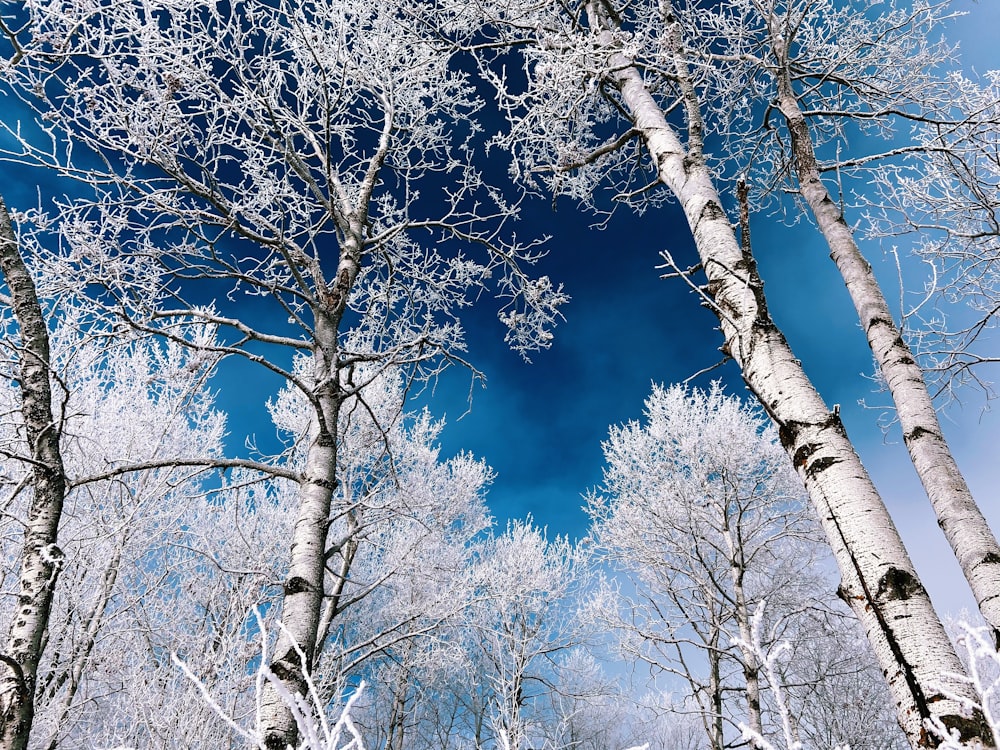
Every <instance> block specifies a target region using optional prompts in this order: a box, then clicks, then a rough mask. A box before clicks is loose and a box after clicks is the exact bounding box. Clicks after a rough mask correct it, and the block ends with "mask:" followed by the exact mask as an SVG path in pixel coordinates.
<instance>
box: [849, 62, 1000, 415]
mask: <svg viewBox="0 0 1000 750" xmlns="http://www.w3.org/2000/svg"><path fill="white" fill-rule="evenodd" d="M942 85H943V86H944V87H945V88H946V91H947V97H946V98H945V100H944V101H943V102H939V103H938V107H936V108H935V109H936V110H940V111H935V112H934V116H933V117H929V118H927V121H926V122H924V123H918V124H917V125H916V126H915V131H916V132H915V134H914V141H915V146H916V148H915V149H912V151H911V153H909V154H908V155H907V158H906V159H905V160H895V161H893V162H884V161H883V162H878V163H877V164H875V165H874V166H873V168H872V169H871V170H870V172H869V175H868V176H869V179H870V181H871V183H872V184H873V185H874V187H875V188H876V190H875V194H874V196H872V200H871V201H870V203H869V204H868V205H867V211H866V214H865V218H866V219H867V221H868V227H869V234H870V235H872V236H874V237H875V238H877V239H881V240H884V239H886V238H892V239H893V240H894V241H898V240H900V239H901V240H903V241H907V242H909V243H910V244H911V246H912V247H913V251H914V252H915V254H916V256H917V257H918V258H920V259H921V260H923V261H924V262H926V263H927V265H928V267H929V268H930V270H931V278H930V280H929V281H928V283H927V288H926V289H924V290H921V292H922V293H921V294H920V296H919V297H918V301H917V302H916V303H915V304H913V305H912V307H909V308H908V309H904V311H903V313H904V316H905V323H906V324H907V326H906V327H907V333H908V335H909V337H910V338H911V339H912V340H913V341H914V342H915V344H914V346H915V348H916V350H917V351H918V352H919V353H920V354H921V355H922V361H923V362H925V363H927V367H928V368H929V369H930V372H931V374H932V375H933V376H934V378H935V381H934V382H935V385H936V386H937V387H938V389H939V391H940V392H943V393H944V394H945V395H946V396H948V397H949V398H958V396H959V394H960V393H961V390H962V389H963V387H964V386H966V385H968V384H972V385H975V386H978V387H980V388H982V389H983V390H985V391H986V393H987V395H993V394H992V388H991V384H990V380H989V378H988V377H984V376H983V374H982V370H983V368H982V367H981V365H988V364H991V363H995V362H996V361H997V357H996V356H995V355H994V354H993V352H992V351H991V348H990V337H991V333H992V331H993V329H994V328H995V326H996V322H997V315H996V313H997V303H998V293H997V285H996V262H997V258H998V243H1000V224H998V222H997V210H998V208H1000V205H998V199H997V188H998V185H1000V75H998V73H997V72H996V71H989V72H987V73H986V74H985V75H983V76H982V77H981V78H978V79H977V78H974V77H971V76H970V75H969V74H963V73H960V72H957V71H955V72H952V73H950V74H949V75H948V76H947V78H945V80H944V81H943V82H942ZM942 105H943V106H942ZM970 311H971V313H972V315H971V317H970V315H969V312H970Z"/></svg>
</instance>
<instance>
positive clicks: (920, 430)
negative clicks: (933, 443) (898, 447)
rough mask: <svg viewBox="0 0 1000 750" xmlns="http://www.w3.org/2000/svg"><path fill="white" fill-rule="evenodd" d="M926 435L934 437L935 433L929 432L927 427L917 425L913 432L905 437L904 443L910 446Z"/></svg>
mask: <svg viewBox="0 0 1000 750" xmlns="http://www.w3.org/2000/svg"><path fill="white" fill-rule="evenodd" d="M924 435H934V433H933V432H931V431H930V430H928V429H927V428H926V427H921V426H920V425H917V426H916V427H914V428H913V429H912V430H910V431H909V432H907V433H905V434H904V435H903V442H905V443H906V444H907V445H909V444H910V443H911V442H912V441H914V440H919V439H920V438H922V437H923V436H924Z"/></svg>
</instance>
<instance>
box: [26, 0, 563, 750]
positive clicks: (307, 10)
mask: <svg viewBox="0 0 1000 750" xmlns="http://www.w3.org/2000/svg"><path fill="white" fill-rule="evenodd" d="M27 7H28V10H29V11H30V14H31V18H30V21H29V23H28V25H27V26H26V27H25V28H26V30H25V31H24V32H22V33H21V34H20V35H18V34H15V35H14V40H15V41H14V44H15V45H16V47H17V50H18V52H17V54H18V57H19V58H20V63H19V65H18V66H17V68H16V70H15V71H14V79H15V83H16V84H17V85H19V86H20V91H21V92H22V94H23V96H24V99H25V100H26V101H27V102H29V104H30V105H31V106H32V107H34V108H35V109H36V110H37V111H38V112H40V113H41V116H42V118H43V119H42V120H41V123H42V126H43V127H44V128H45V129H47V130H48V132H49V133H50V134H51V135H52V139H53V140H52V144H53V148H52V149H51V150H49V151H48V152H45V151H43V150H39V149H38V148H37V147H36V145H35V144H34V143H30V142H28V141H27V140H24V139H22V141H21V147H22V151H21V153H20V154H19V156H18V157H17V158H21V159H26V160H29V161H32V162H35V163H43V164H47V165H49V166H52V167H53V168H55V169H57V170H60V171H62V172H63V173H65V174H69V175H71V176H74V177H78V178H81V179H83V180H84V181H86V182H88V183H89V184H90V185H91V186H92V187H94V188H95V189H96V190H97V192H98V193H99V195H100V197H99V199H98V200H97V201H96V202H93V201H92V202H90V204H89V206H83V207H80V206H77V207H76V208H73V209H70V208H69V207H67V208H66V209H65V210H66V217H67V218H66V221H65V222H64V235H65V236H66V237H67V240H68V242H69V244H70V246H71V248H72V250H71V253H70V261H72V262H73V263H74V264H75V265H76V266H77V267H78V268H79V267H80V266H83V268H84V272H83V274H82V276H83V277H85V278H91V279H95V280H98V281H101V282H102V283H104V284H105V287H106V298H107V300H108V301H109V304H111V305H112V306H113V307H114V308H115V309H116V310H117V311H118V312H119V313H121V314H124V315H126V316H128V318H129V321H130V323H131V324H132V325H133V326H135V327H137V328H139V329H141V330H147V331H158V332H159V333H161V334H163V335H166V336H168V337H171V336H172V334H171V331H170V327H169V325H164V323H165V322H167V321H170V320H176V319H177V318H178V316H180V317H186V318H194V319H197V320H200V321H204V322H207V323H213V324H216V325H218V326H220V327H222V329H223V331H224V333H223V342H224V343H222V344H220V345H217V346H215V347H214V348H212V351H214V352H216V353H219V354H232V355H237V356H243V357H246V358H248V359H250V360H251V361H253V362H257V363H260V364H262V365H263V366H264V367H267V368H268V369H270V370H271V371H272V372H274V373H276V374H278V375H279V376H280V377H282V378H284V379H286V380H287V381H288V382H291V383H294V384H295V385H296V386H297V387H298V388H299V389H300V390H301V392H302V393H303V394H304V395H305V396H306V397H307V398H308V399H309V402H310V404H311V406H312V413H311V419H312V420H313V422H314V424H315V425H316V429H315V430H314V431H313V433H312V434H311V438H310V440H311V443H310V446H309V450H308V458H307V460H306V462H305V464H304V468H303V472H302V474H303V481H302V482H301V484H300V491H299V502H298V510H297V521H296V523H295V526H294V531H293V535H292V538H291V540H290V542H291V556H290V561H289V567H288V571H287V575H286V577H285V584H284V594H283V604H282V612H283V614H282V623H283V629H282V630H281V635H280V636H279V639H280V643H279V644H278V646H277V648H276V649H275V651H274V652H273V653H274V654H275V658H274V662H273V664H272V665H271V669H272V671H273V672H274V673H275V674H277V675H279V677H280V678H281V680H282V682H283V684H284V685H285V687H286V688H288V689H289V690H291V691H292V692H296V691H301V690H302V689H303V677H302V672H303V670H304V669H311V668H312V667H313V666H314V661H315V659H316V657H317V655H318V654H317V648H318V646H319V644H320V643H321V640H322V629H323V627H324V625H323V611H324V606H325V600H326V597H327V595H328V593H329V592H328V591H327V590H326V589H325V583H324V581H325V575H326V573H325V569H326V565H327V561H328V553H329V552H330V545H329V539H328V534H329V530H330V528H331V526H330V519H331V500H332V498H333V493H334V490H335V489H336V488H337V486H338V482H339V479H338V477H337V474H336V467H337V450H338V447H339V445H340V440H339V436H338V432H337V430H338V424H339V419H340V411H341V408H342V407H343V404H344V403H345V402H346V401H347V400H349V399H352V398H354V397H356V396H358V395H359V394H360V393H361V392H362V391H363V388H364V386H365V382H363V381H362V380H360V379H357V378H356V377H355V373H356V371H357V368H358V366H359V364H362V363H365V362H378V363H382V364H388V363H395V364H405V365H409V366H410V367H411V369H412V370H413V371H414V372H415V373H416V374H417V375H418V376H430V375H433V373H434V372H436V371H437V369H438V367H440V366H441V365H442V364H443V363H447V362H449V361H454V360H455V359H456V358H458V357H459V354H460V352H461V349H462V331H461V326H460V324H459V322H458V319H457V312H458V310H459V309H460V308H461V307H464V306H466V305H468V304H470V303H471V302H472V301H473V300H474V299H475V298H476V297H477V296H478V295H479V293H480V291H481V290H482V289H483V288H484V287H486V286H492V287H493V289H494V290H495V291H496V292H497V293H498V294H499V295H500V296H501V297H504V298H505V303H504V305H505V306H504V309H503V311H502V312H501V319H502V320H503V322H504V323H505V324H506V325H507V328H508V341H509V342H510V343H511V345H512V346H514V347H515V348H517V349H519V350H521V351H529V350H531V349H532V348H534V347H538V346H547V345H548V341H549V339H550V338H551V333H550V328H551V325H552V324H553V323H554V321H555V319H556V317H557V315H558V313H557V308H558V306H559V305H560V304H561V303H562V302H564V301H565V300H566V297H565V295H563V294H562V292H561V291H560V290H559V289H558V288H556V287H555V286H554V285H553V284H552V283H551V282H550V281H549V280H548V279H547V278H546V277H541V278H539V279H531V278H529V277H528V276H527V275H526V274H525V273H524V272H523V271H522V269H521V265H522V264H524V263H526V262H531V261H532V260H534V258H535V257H537V248H536V246H535V244H534V243H531V242H529V243H521V242H519V241H516V240H509V241H508V240H505V239H504V237H503V234H502V230H503V227H504V225H505V223H506V220H507V219H509V218H511V217H514V216H516V214H517V208H518V207H517V204H516V203H511V202H509V201H508V200H507V199H506V198H505V197H504V196H503V195H501V193H500V192H499V191H497V190H495V189H493V188H492V187H490V186H489V185H488V184H486V183H485V182H484V180H483V178H482V176H481V174H480V172H479V170H477V169H476V168H475V167H474V166H473V164H472V162H471V153H472V146H474V145H475V141H476V137H477V130H478V126H476V125H475V124H473V123H474V121H473V119H472V117H473V116H474V115H475V113H476V112H477V111H478V110H479V108H480V107H481V102H480V101H479V100H478V98H477V96H476V93H475V90H474V86H473V84H472V83H471V81H470V80H469V77H468V76H467V75H466V74H464V73H462V72H461V71H460V70H458V69H457V68H456V67H455V65H454V63H453V60H452V58H453V53H452V52H451V49H452V45H447V44H443V43H442V40H441V30H444V31H445V32H447V33H449V34H455V35H459V36H460V35H463V34H464V35H468V34H472V33H474V31H475V29H474V28H470V27H469V26H468V23H469V20H468V18H467V17H466V16H467V14H466V13H465V12H464V6H463V4H462V3H454V4H452V5H442V6H439V7H438V8H437V9H436V12H435V16H434V21H435V22H436V23H435V25H434V26H431V25H429V24H425V23H417V22H415V19H418V18H421V17H422V14H423V10H424V8H423V5H422V4H421V3H418V2H410V1H409V0H402V1H401V2H394V3H388V4H387V3H375V2H371V1H370V0H357V1H356V2H348V3H344V2H321V3H313V2H300V1H299V0H283V1H282V2H278V3H260V4H251V5H246V4H243V5H240V6H239V7H238V8H237V7H235V6H234V7H230V6H203V5H198V4H192V5H185V4H176V3H165V4H163V5H149V4H145V3H125V4H122V3H108V4H104V5H102V6H101V7H100V9H99V10H93V9H90V8H84V7H82V6H79V5H78V4H76V3H72V2H67V3H56V4H51V3H29V4H28V6H27ZM251 51H252V54H251ZM11 130H16V128H11ZM64 133H69V140H66V141H64V140H63V134H64ZM73 149H75V151H73ZM81 150H89V151H90V152H91V153H92V154H96V155H98V157H99V158H100V159H103V163H104V164H105V165H106V168H105V169H90V168H89V167H87V166H81V165H83V163H84V162H83V160H81V159H78V160H77V161H75V162H74V161H73V160H72V158H71V157H72V156H73V154H74V153H79V152H80V151H81ZM119 167H120V168H119ZM468 248H482V249H483V250H484V251H485V254H484V256H483V257H484V259H483V260H481V261H479V260H475V259H473V258H472V257H470V256H469V255H468V254H467V252H468ZM80 275H81V274H80V272H79V270H78V271H77V273H76V277H80ZM491 278H492V279H493V280H492V281H489V280H490V279H491ZM195 282H197V283H195ZM201 290H204V291H201ZM203 295H210V296H214V295H220V297H217V298H216V302H215V304H209V305H206V304H203V303H199V302H198V301H196V300H199V299H200V300H203V299H204V298H205V297H204V296H203ZM225 295H229V297H230V298H232V300H233V302H232V303H230V302H229V298H227V297H226V296H225ZM254 298H258V299H254ZM248 300H249V301H251V302H253V301H259V302H260V303H261V305H262V306H263V307H264V309H265V311H262V312H259V313H258V314H255V315H253V316H252V318H248V317H247V315H246V314H245V312H244V311H243V310H241V309H240V305H241V304H245V303H246V302H247V301H248ZM220 306H221V307H220ZM227 307H228V309H225V308H227ZM350 328H353V334H352V335H351V337H350V338H347V336H346V333H347V330H348V329H350ZM275 350H285V353H279V352H278V351H275ZM261 351H268V352H269V353H267V354H262V353H261ZM288 352H304V353H307V354H308V356H309V357H310V358H311V366H310V369H309V371H308V374H302V373H296V372H293V371H292V370H291V369H290V368H288V367H287V366H285V365H284V364H282V363H283V362H286V361H287V359H288ZM339 515H340V511H339V510H336V509H335V510H334V511H333V514H332V517H337V516H339ZM296 646H297V647H299V648H301V649H302V650H303V652H304V653H305V654H306V656H307V658H306V662H307V663H305V664H302V663H301V661H300V659H299V657H298V656H297V653H296ZM262 721H264V723H265V724H266V725H267V726H268V727H269V729H268V736H269V739H268V743H269V744H268V746H269V747H276V748H283V747H285V746H286V745H287V744H292V743H294V739H295V727H294V725H293V722H292V719H291V716H290V715H289V713H288V711H287V710H286V707H285V706H284V704H283V703H282V701H280V700H279V699H278V697H277V695H276V694H274V693H273V692H268V694H267V695H266V696H265V701H264V705H263V707H262Z"/></svg>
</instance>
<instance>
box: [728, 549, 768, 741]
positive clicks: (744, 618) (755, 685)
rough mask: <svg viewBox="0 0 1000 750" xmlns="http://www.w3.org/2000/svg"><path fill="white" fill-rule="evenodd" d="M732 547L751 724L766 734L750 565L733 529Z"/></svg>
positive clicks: (737, 616)
mask: <svg viewBox="0 0 1000 750" xmlns="http://www.w3.org/2000/svg"><path fill="white" fill-rule="evenodd" d="M724 536H725V540H726V544H727V546H728V547H729V555H730V558H729V560H730V564H729V574H730V578H731V580H732V582H733V598H734V599H735V600H736V624H737V626H738V627H739V629H740V655H741V656H742V657H743V682H744V684H745V685H746V691H747V726H749V727H750V729H751V730H753V731H754V732H755V733H756V734H757V736H759V737H763V736H764V722H763V719H762V717H761V712H760V662H759V660H758V658H757V652H756V650H755V649H754V643H753V632H752V630H751V623H750V620H751V617H752V614H751V612H750V607H749V605H748V604H747V596H746V589H745V587H744V585H743V581H744V578H745V574H746V565H745V563H744V560H743V550H742V549H738V547H737V545H736V543H735V541H734V540H733V535H732V532H730V531H729V530H728V529H727V530H726V531H725V533H724Z"/></svg>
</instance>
